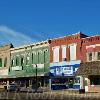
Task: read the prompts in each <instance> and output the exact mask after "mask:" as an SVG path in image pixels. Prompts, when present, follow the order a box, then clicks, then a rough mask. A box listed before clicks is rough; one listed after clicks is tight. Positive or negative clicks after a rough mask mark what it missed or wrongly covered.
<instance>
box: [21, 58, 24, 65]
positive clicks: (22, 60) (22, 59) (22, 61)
mask: <svg viewBox="0 0 100 100" xmlns="http://www.w3.org/2000/svg"><path fill="white" fill-rule="evenodd" d="M23 64H24V57H21V66H23Z"/></svg>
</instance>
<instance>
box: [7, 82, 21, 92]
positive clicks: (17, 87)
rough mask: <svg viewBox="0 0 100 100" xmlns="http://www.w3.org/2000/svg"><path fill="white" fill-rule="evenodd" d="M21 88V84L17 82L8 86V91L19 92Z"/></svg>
mask: <svg viewBox="0 0 100 100" xmlns="http://www.w3.org/2000/svg"><path fill="white" fill-rule="evenodd" d="M19 90H20V88H19V86H18V85H17V84H15V83H11V84H10V85H9V86H8V88H7V91H8V92H12V91H16V92H18V91H19Z"/></svg>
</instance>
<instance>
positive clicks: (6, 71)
mask: <svg viewBox="0 0 100 100" xmlns="http://www.w3.org/2000/svg"><path fill="white" fill-rule="evenodd" d="M0 75H1V76H2V75H8V69H3V70H0Z"/></svg>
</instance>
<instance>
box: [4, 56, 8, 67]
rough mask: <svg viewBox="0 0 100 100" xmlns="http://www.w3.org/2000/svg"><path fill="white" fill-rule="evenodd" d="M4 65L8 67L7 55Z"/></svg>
mask: <svg viewBox="0 0 100 100" xmlns="http://www.w3.org/2000/svg"><path fill="white" fill-rule="evenodd" d="M4 67H7V57H5V59H4Z"/></svg>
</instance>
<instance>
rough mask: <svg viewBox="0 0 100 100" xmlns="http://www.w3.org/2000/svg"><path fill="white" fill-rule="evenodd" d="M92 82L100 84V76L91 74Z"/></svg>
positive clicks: (92, 83)
mask: <svg viewBox="0 0 100 100" xmlns="http://www.w3.org/2000/svg"><path fill="white" fill-rule="evenodd" d="M90 84H91V85H100V76H99V75H97V76H90Z"/></svg>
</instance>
